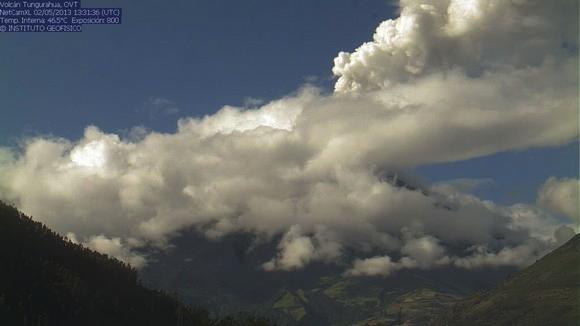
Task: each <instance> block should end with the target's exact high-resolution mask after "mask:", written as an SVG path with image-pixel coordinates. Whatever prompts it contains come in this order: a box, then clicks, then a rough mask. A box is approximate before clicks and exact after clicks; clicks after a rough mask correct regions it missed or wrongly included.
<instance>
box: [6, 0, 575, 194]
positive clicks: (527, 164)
mask: <svg viewBox="0 0 580 326" xmlns="http://www.w3.org/2000/svg"><path fill="white" fill-rule="evenodd" d="M83 5H84V7H93V6H94V7H116V6H121V7H123V9H124V18H123V24H122V25H121V26H85V28H84V32H83V33H71V34H56V33H54V34H44V33H38V34H34V33H31V34H3V35H1V38H2V40H1V42H0V48H1V51H0V71H2V73H1V74H0V85H2V87H1V88H0V110H1V112H2V118H1V119H0V144H4V145H14V144H16V143H17V141H18V139H21V138H23V137H29V136H34V135H39V134H40V135H46V134H51V135H55V136H60V137H65V138H69V139H78V138H79V137H80V136H81V135H82V132H83V129H84V128H85V127H86V126H87V125H90V124H94V125H96V126H98V127H99V128H101V129H103V130H105V131H108V132H116V133H122V132H123V130H128V129H130V128H131V127H133V126H137V125H144V126H146V127H147V128H150V129H152V130H157V131H165V132H170V131H173V130H174V129H175V126H176V120H177V119H178V118H179V117H183V116H202V115H205V114H209V113H212V112H215V111H216V110H217V109H219V108H220V107H221V106H223V105H225V104H233V105H242V104H243V103H244V100H245V99H246V98H250V97H251V98H260V99H264V100H269V99H275V98H279V97H281V96H283V95H285V94H288V93H291V92H293V91H295V90H296V89H297V88H299V87H300V85H302V84H304V82H305V81H307V80H310V81H312V80H315V81H314V83H315V84H317V85H319V86H322V87H325V88H326V89H328V90H329V91H330V88H331V86H332V84H333V80H332V76H331V68H332V59H333V58H334V56H335V55H336V54H337V53H338V52H339V51H341V50H344V51H352V50H354V48H355V47H357V46H358V45H360V44H361V43H362V42H364V41H367V40H369V39H370V38H371V36H372V33H373V31H374V29H375V28H376V26H377V25H378V24H379V23H380V22H381V21H383V20H385V19H387V18H389V17H392V16H394V15H395V14H396V13H395V12H394V7H393V6H391V5H389V2H388V1H385V0H363V1H357V0H333V1H329V0H325V1H323V0H296V1H271V0H269V1H267V0H246V1H223V0H221V1H220V0H196V1H184V0H181V1H178V0H176V1H168V2H166V1H163V2H162V1H153V0H142V1H123V2H119V1H87V0H85V1H84V2H83ZM160 99H163V100H160ZM155 103H157V104H159V103H161V104H163V106H167V107H170V108H177V109H178V110H179V112H178V113H175V112H174V113H172V114H163V113H160V112H156V113H155V112H152V111H155V110H154V107H155V106H156V105H157V104H155ZM419 173H420V175H422V176H423V177H424V178H425V179H426V180H429V181H433V182H438V181H443V180H447V179H455V178H477V179H480V178H481V179H485V178H491V179H493V180H495V182H494V183H492V184H489V185H487V186H486V187H484V188H482V189H480V190H479V191H478V192H477V193H478V194H479V195H481V196H482V197H484V198H489V199H492V200H494V201H498V202H500V203H506V204H507V203H513V202H520V201H523V202H532V201H534V199H535V194H536V191H537V189H538V187H539V186H540V185H541V184H542V183H543V182H544V181H545V180H546V179H547V178H548V177H549V176H558V177H563V176H567V177H572V176H577V175H578V145H577V143H574V144H570V145H567V146H563V147H559V148H548V149H534V150H527V151H523V152H512V153H502V154H497V155H493V156H490V157H485V158H478V159H472V160H468V161H464V162H458V163H452V164H442V165H435V166H429V167H422V168H420V169H419Z"/></svg>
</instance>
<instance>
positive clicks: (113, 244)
mask: <svg viewBox="0 0 580 326" xmlns="http://www.w3.org/2000/svg"><path fill="white" fill-rule="evenodd" d="M72 239H75V238H74V237H73V238H72ZM84 245H85V246H86V247H88V248H90V249H93V250H95V251H97V252H100V253H103V254H107V255H109V256H111V257H114V258H117V259H119V260H120V261H122V262H125V263H127V264H129V265H131V266H133V267H135V268H141V267H143V266H145V264H146V259H145V257H144V256H142V255H139V254H136V253H135V252H131V251H130V250H129V249H128V248H127V244H125V243H122V242H121V239H120V238H111V239H109V238H107V237H106V236H104V235H98V236H92V237H90V238H89V239H88V241H87V242H86V243H84Z"/></svg>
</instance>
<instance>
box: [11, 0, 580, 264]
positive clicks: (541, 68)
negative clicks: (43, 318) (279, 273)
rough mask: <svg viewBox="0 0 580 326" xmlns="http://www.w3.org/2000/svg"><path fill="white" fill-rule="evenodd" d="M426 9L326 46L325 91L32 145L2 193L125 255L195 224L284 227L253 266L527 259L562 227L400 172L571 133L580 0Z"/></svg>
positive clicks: (558, 140) (563, 232) (568, 137)
mask: <svg viewBox="0 0 580 326" xmlns="http://www.w3.org/2000/svg"><path fill="white" fill-rule="evenodd" d="M428 3H429V4H426V3H423V2H421V1H401V11H400V12H401V13H400V17H399V18H397V19H395V20H389V21H387V22H384V23H383V24H381V25H380V26H379V28H378V29H377V32H376V33H375V37H374V40H373V41H372V42H370V43H366V44H364V45H363V46H361V47H360V48H359V49H357V50H356V51H355V52H353V53H351V54H347V53H341V54H339V56H338V57H337V58H336V59H335V67H334V69H333V71H334V73H335V74H336V75H337V77H338V81H337V83H336V86H335V89H336V91H335V92H334V94H331V95H322V93H321V92H320V90H318V89H316V88H313V87H308V86H306V87H304V88H303V89H301V90H299V91H297V92H296V93H295V94H292V95H289V96H287V97H285V98H282V99H279V100H276V101H272V102H271V103H267V104H265V105H263V106H261V107H259V108H256V109H245V108H237V107H229V106H228V107H224V108H223V109H221V110H220V111H218V112H217V113H215V114H213V115H209V116H206V117H203V118H184V119H181V120H179V122H178V129H177V131H176V132H175V133H171V134H164V133H157V132H149V133H144V132H143V130H142V129H140V130H139V131H140V132H136V133H134V134H135V135H139V137H138V138H130V139H123V138H121V137H120V136H118V135H115V134H110V133H104V132H102V131H100V130H99V129H98V128H97V127H94V126H89V127H87V128H86V131H85V135H84V137H83V138H81V139H79V140H76V141H70V140H66V139H55V138H47V137H45V138H34V139H28V140H26V141H25V143H24V145H23V147H22V149H21V150H20V151H12V152H7V151H6V150H4V151H3V152H2V153H4V154H3V155H2V154H1V153H0V156H2V157H4V158H2V159H0V198H3V199H4V200H8V201H11V202H14V203H15V204H16V205H17V206H18V207H19V208H21V209H22V210H23V211H24V212H26V213H28V214H30V215H33V216H34V217H35V218H36V219H38V220H40V221H42V222H45V223H46V224H48V225H49V226H50V227H52V228H54V229H56V230H57V231H59V232H62V233H63V234H70V236H69V237H71V238H72V239H76V241H79V242H81V243H84V244H86V245H87V246H89V247H91V248H94V249H96V250H100V251H102V252H105V253H109V254H111V255H114V256H117V257H118V258H120V259H124V260H125V261H127V262H129V263H132V264H134V265H135V266H142V265H143V264H144V263H145V258H144V257H141V256H139V255H138V254H137V253H136V252H139V248H144V247H151V246H153V247H157V248H164V247H165V246H167V245H168V244H170V241H171V238H172V236H173V235H175V234H176V233H178V232H180V231H181V230H184V229H186V228H192V227H193V228H196V229H198V230H199V231H200V232H203V233H204V234H205V235H206V236H207V237H208V238H212V239H219V238H220V237H223V236H224V235H227V234H230V233H233V232H250V233H253V234H255V235H257V239H260V241H268V240H272V239H279V243H278V249H279V251H278V253H277V254H276V255H275V256H274V257H271V260H269V261H265V262H264V263H263V265H262V266H261V268H263V269H265V270H294V269H300V268H303V267H304V266H306V265H308V264H310V263H313V262H327V263H338V262H341V263H347V264H351V265H352V266H351V268H349V269H347V270H346V271H345V273H346V274H347V275H388V274H389V273H391V272H393V271H396V270H400V269H403V268H423V269H426V268H433V267H436V266H447V265H453V266H458V267H463V268H476V267H479V266H496V265H525V264H527V263H529V262H530V261H533V259H535V258H537V257H538V255H541V254H542V253H544V252H545V251H546V250H548V249H549V248H551V247H552V246H554V245H556V244H557V243H559V242H561V240H562V239H563V238H565V237H569V236H570V234H571V233H570V232H572V231H571V230H570V229H569V228H567V227H566V226H562V222H559V221H558V219H557V218H556V217H553V216H551V215H550V214H549V213H547V212H545V211H543V210H542V209H540V208H538V207H535V206H532V205H524V204H518V205H514V206H510V207H501V206H497V205H495V204H494V203H492V202H489V201H484V200H480V199H478V198H476V197H474V196H473V195H470V194H469V193H468V192H465V191H461V189H459V188H458V187H455V186H453V184H447V185H446V184H438V185H435V186H428V185H423V184H421V183H420V182H417V181H416V178H414V177H413V176H412V171H413V169H414V168H416V167H419V166H422V165H427V164H432V163H438V162H452V161H458V160H465V159H470V158H474V157H479V156H484V155H489V154H494V153H498V152H501V151H509V150H521V149H526V148H530V147H539V146H558V145H562V144H566V143H568V142H570V141H574V140H575V139H577V137H578V125H577V121H578V111H577V108H578V90H577V85H578V76H577V71H578V58H577V54H578V41H577V40H578V32H577V25H578V18H577V12H578V4H577V1H572V0H570V1H568V0H558V1H544V0H528V1H526V0H517V1H516V0H512V1H509V0H504V1H499V0H439V1H429V2H428ZM548 183H550V181H549V182H548ZM548 186H549V184H548ZM549 193H554V192H549ZM540 201H542V202H544V200H543V199H541V200H540ZM554 234H556V236H555V235H554ZM572 234H573V232H572ZM346 252H349V255H345V253H346ZM353 252H354V253H356V255H355V257H352V255H351V254H350V253H353ZM377 254H378V255H377ZM345 260H347V261H345ZM350 260H353V261H350Z"/></svg>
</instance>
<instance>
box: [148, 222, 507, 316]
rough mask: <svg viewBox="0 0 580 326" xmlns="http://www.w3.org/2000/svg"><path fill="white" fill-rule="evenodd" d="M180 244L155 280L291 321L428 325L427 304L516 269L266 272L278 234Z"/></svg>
mask: <svg viewBox="0 0 580 326" xmlns="http://www.w3.org/2000/svg"><path fill="white" fill-rule="evenodd" d="M173 243H174V244H175V246H174V247H173V248H172V249H171V250H170V251H165V252H160V253H157V254H155V255H153V256H151V259H154V260H155V263H154V264H150V265H149V266H147V267H146V268H145V269H143V270H142V271H140V272H141V276H142V277H143V278H144V279H145V280H146V281H147V282H149V283H150V284H152V285H154V286H155V287H159V288H164V289H169V290H171V291H176V292H179V294H180V295H181V296H182V297H183V298H184V300H186V301H187V302H189V303H193V304H197V305H202V306H204V307H208V308H209V309H212V311H213V312H215V313H218V314H231V313H235V312H237V311H257V312H259V314H260V315H266V316H269V317H271V318H273V319H274V320H276V321H278V322H280V323H281V324H284V325H286V324H287V325H315V326H321V325H340V326H342V325H352V324H355V323H359V322H364V321H366V320H367V319H370V318H375V319H378V318H380V319H384V320H395V319H396V318H397V315H398V314H399V308H401V309H402V310H403V311H402V314H403V315H404V316H403V317H404V319H405V320H406V321H409V320H411V319H412V320H416V321H417V323H416V324H417V325H422V324H424V323H422V321H424V320H425V316H423V315H424V312H425V311H427V310H429V311H430V310H432V309H435V308H437V307H439V306H441V305H443V306H445V307H447V305H448V304H449V303H451V301H452V300H451V299H453V298H457V297H464V296H467V295H470V294H472V293H474V292H475V291H478V290H481V289H488V288H491V287H492V286H494V285H495V284H497V282H499V281H500V280H503V279H505V277H506V275H507V274H508V273H509V272H512V271H513V269H511V268H509V269H483V270H477V271H472V270H465V269H459V268H438V269H433V270H403V271H400V272H397V273H394V274H393V275H390V276H389V277H387V278H384V277H346V276H343V275H342V271H343V270H344V267H345V266H336V265H333V264H328V265H325V264H322V263H320V264H316V263H314V264H311V265H309V266H307V267H306V268H305V269H303V270H299V271H291V272H285V271H276V272H266V271H264V270H262V269H260V268H259V266H260V264H261V263H263V262H264V261H267V260H268V259H270V257H272V256H273V255H275V253H276V250H277V247H276V241H272V242H271V243H261V244H254V242H253V240H252V238H251V236H250V235H241V234H233V235H228V236H226V237H224V238H223V239H221V240H220V241H209V240H207V239H205V237H204V236H203V235H201V234H198V233H197V232H194V231H193V230H192V231H191V232H183V233H182V235H181V236H179V237H177V238H175V239H174V242H173ZM426 309H427V310H426Z"/></svg>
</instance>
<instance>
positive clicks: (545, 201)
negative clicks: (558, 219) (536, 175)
mask: <svg viewBox="0 0 580 326" xmlns="http://www.w3.org/2000/svg"><path fill="white" fill-rule="evenodd" d="M579 188H580V182H579V181H578V179H571V178H562V179H558V178H554V177H552V178H549V179H548V180H547V181H546V182H545V183H544V185H543V186H542V188H541V189H540V190H539V192H538V203H539V204H540V205H541V206H544V207H546V208H547V209H550V210H553V211H554V212H556V213H559V214H563V215H564V216H566V217H568V218H569V219H571V220H572V221H574V222H576V223H578V222H580V192H579Z"/></svg>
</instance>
